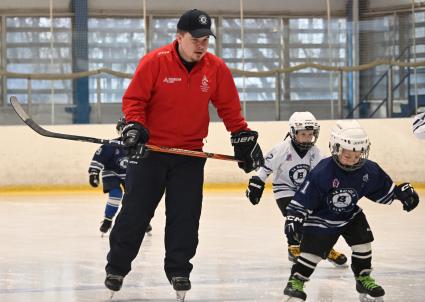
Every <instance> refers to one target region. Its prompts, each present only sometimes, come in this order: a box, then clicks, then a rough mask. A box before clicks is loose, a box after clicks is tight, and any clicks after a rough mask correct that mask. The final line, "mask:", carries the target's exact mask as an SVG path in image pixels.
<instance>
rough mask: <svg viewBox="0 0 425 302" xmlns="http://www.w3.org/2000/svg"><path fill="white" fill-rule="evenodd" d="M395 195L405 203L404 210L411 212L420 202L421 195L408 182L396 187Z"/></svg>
mask: <svg viewBox="0 0 425 302" xmlns="http://www.w3.org/2000/svg"><path fill="white" fill-rule="evenodd" d="M394 193H395V196H396V198H397V199H398V200H400V201H401V203H402V204H403V210H405V211H406V212H410V211H411V210H413V209H414V208H416V207H417V205H418V204H419V196H418V193H416V191H415V189H413V187H412V185H411V184H410V183H408V182H405V183H402V184H400V185H398V186H396V187H395V189H394Z"/></svg>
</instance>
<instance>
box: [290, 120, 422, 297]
mask: <svg viewBox="0 0 425 302" xmlns="http://www.w3.org/2000/svg"><path fill="white" fill-rule="evenodd" d="M329 147H330V149H331V154H332V156H331V157H328V158H325V159H323V160H322V161H321V162H320V163H319V164H318V165H317V166H316V167H315V168H314V169H313V170H312V171H311V172H310V173H309V174H308V175H307V177H306V179H305V181H304V183H303V185H302V187H301V188H300V190H298V191H297V193H295V196H294V197H293V199H292V201H291V202H290V204H289V205H288V207H287V220H286V225H285V232H286V234H287V235H288V236H289V237H293V238H297V237H299V234H300V232H301V231H302V239H301V243H300V251H301V254H300V256H299V257H298V259H297V262H296V263H295V264H294V265H293V266H292V270H291V275H290V277H289V281H288V284H287V285H286V288H285V289H284V295H285V297H284V299H283V301H305V300H306V298H307V295H306V293H305V292H304V290H303V287H304V283H305V282H306V281H308V280H309V278H310V276H311V274H312V273H313V272H314V270H315V268H316V266H317V264H318V263H319V262H320V260H321V259H324V258H325V257H326V256H327V255H328V253H329V250H330V249H331V248H332V246H333V245H334V244H335V242H336V241H337V240H338V238H339V236H342V237H343V238H344V239H345V241H346V242H347V243H348V245H349V246H350V247H351V250H352V255H351V269H352V270H353V273H354V277H355V280H356V290H357V292H358V293H359V294H360V301H383V296H384V294H385V292H384V289H383V288H382V287H381V286H379V285H378V284H376V282H375V280H374V279H372V278H371V276H370V273H371V271H372V247H371V242H372V241H373V240H374V238H373V235H372V231H371V230H370V227H369V224H368V222H367V220H366V216H365V214H364V213H363V212H362V209H361V208H360V207H359V206H358V205H357V202H358V201H359V200H360V199H361V198H362V197H366V198H368V199H370V200H372V201H374V202H377V203H381V204H386V205H388V204H391V203H392V201H393V200H394V199H398V200H400V201H401V203H402V204H403V209H404V210H405V211H407V212H409V211H411V210H413V209H414V208H415V207H416V206H417V205H418V203H419V197H418V194H417V193H416V192H415V190H414V189H413V187H412V186H411V185H410V184H409V183H403V184H401V185H395V184H394V183H393V181H392V180H391V178H390V177H389V176H388V175H387V174H386V173H385V172H384V171H383V170H382V169H381V168H380V167H379V165H378V164H377V163H375V162H373V161H371V160H368V154H369V147H370V143H369V138H368V136H367V134H366V132H365V131H364V129H363V128H362V127H361V126H360V124H359V123H358V122H357V121H355V120H350V121H338V122H337V124H336V126H335V127H334V128H333V129H332V132H331V137H330V143H329Z"/></svg>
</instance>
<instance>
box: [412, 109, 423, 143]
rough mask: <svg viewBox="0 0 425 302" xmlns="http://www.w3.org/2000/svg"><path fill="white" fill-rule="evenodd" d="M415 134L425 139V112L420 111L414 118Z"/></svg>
mask: <svg viewBox="0 0 425 302" xmlns="http://www.w3.org/2000/svg"><path fill="white" fill-rule="evenodd" d="M413 134H414V135H415V136H416V137H417V138H420V139H425V112H423V113H419V114H417V115H416V116H415V118H414V120H413Z"/></svg>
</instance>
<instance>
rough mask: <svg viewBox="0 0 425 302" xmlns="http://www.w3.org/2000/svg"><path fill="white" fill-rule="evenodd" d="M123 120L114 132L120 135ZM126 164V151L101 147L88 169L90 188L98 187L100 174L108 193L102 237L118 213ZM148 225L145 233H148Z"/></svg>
mask: <svg viewBox="0 0 425 302" xmlns="http://www.w3.org/2000/svg"><path fill="white" fill-rule="evenodd" d="M125 124H126V123H125V119H124V118H120V119H119V120H118V123H117V125H116V130H117V133H118V134H119V135H121V131H122V128H123V127H124V126H125ZM127 163H128V155H127V150H126V149H125V148H119V147H115V146H110V145H102V146H101V147H100V148H99V149H98V150H97V151H96V152H95V154H94V156H93V159H92V160H91V162H90V167H89V183H90V185H91V186H92V187H97V186H98V185H99V175H100V172H102V183H103V192H104V193H108V195H109V198H108V200H107V201H106V206H105V217H104V219H103V221H102V224H101V226H100V231H101V232H102V235H103V234H105V233H107V232H108V231H109V229H110V228H111V225H112V220H113V218H114V216H115V214H116V213H117V211H118V208H119V206H120V203H121V198H122V188H121V187H125V175H126V169H127ZM151 230H152V227H151V226H150V225H149V226H148V228H147V229H146V232H150V231H151Z"/></svg>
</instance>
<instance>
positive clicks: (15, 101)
mask: <svg viewBox="0 0 425 302" xmlns="http://www.w3.org/2000/svg"><path fill="white" fill-rule="evenodd" d="M10 103H11V104H12V107H13V109H14V110H15V112H16V114H17V115H18V116H19V117H20V118H21V119H22V121H24V123H25V124H27V125H28V126H29V127H30V128H31V129H32V130H34V131H35V132H37V133H38V134H40V135H42V136H46V137H52V138H59V139H67V140H74V141H80V142H88V143H94V144H107V145H114V146H119V147H122V146H123V143H122V141H119V140H116V139H101V138H95V137H89V136H80V135H71V134H65V133H57V132H52V131H49V130H46V129H44V128H43V127H41V126H40V125H38V124H37V123H36V122H35V121H34V120H33V119H32V118H31V117H30V116H29V115H28V114H27V113H26V112H25V110H24V109H23V108H22V106H21V104H20V103H19V101H18V99H17V98H16V97H15V96H11V97H10ZM146 147H147V148H148V150H151V151H154V152H161V153H170V154H179V155H186V156H193V157H201V158H213V159H219V160H228V161H236V162H240V161H239V160H237V159H236V158H235V157H233V156H230V155H225V154H218V153H209V152H203V151H193V150H185V149H178V148H171V147H159V146H154V145H149V144H148V145H146Z"/></svg>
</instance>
